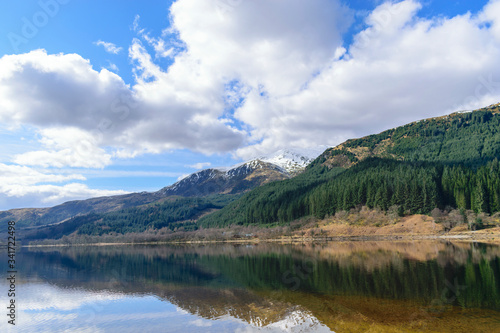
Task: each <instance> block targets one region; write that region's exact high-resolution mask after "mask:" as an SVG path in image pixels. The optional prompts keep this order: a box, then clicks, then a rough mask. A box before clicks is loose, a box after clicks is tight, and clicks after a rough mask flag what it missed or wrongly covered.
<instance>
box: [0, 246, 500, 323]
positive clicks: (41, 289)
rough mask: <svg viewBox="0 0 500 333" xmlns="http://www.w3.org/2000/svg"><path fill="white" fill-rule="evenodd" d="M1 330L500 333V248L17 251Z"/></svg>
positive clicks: (1, 285)
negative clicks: (11, 310) (11, 307)
mask: <svg viewBox="0 0 500 333" xmlns="http://www.w3.org/2000/svg"><path fill="white" fill-rule="evenodd" d="M1 257H4V258H5V259H4V260H2V259H0V267H1V269H2V270H1V272H2V275H1V282H0V295H1V297H0V304H1V307H2V308H4V309H5V310H4V312H5V314H3V315H2V317H0V318H3V319H1V321H0V332H259V331H262V332H333V331H334V332H366V331H370V332H412V331H417V332H419V331H425V332H427V331H434V332H495V331H499V332H500V297H499V296H500V247H499V246H495V245H486V244H479V243H449V242H448V243H447V242H431V241H420V242H331V243H325V244H316V245H313V244H303V245H271V244H259V245H228V244H224V245H205V246H92V247H64V248H31V249H27V248H23V249H22V251H20V252H19V253H17V256H16V265H17V267H16V268H17V274H16V297H15V301H16V321H15V323H16V325H15V327H14V326H12V325H9V324H8V323H7V321H8V320H9V318H8V317H7V316H6V314H7V309H6V307H7V306H8V304H9V300H10V297H7V291H8V289H9V285H8V281H7V276H8V275H7V274H6V273H5V272H6V271H7V253H6V252H0V258H1Z"/></svg>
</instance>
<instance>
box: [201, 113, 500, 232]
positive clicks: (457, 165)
mask: <svg viewBox="0 0 500 333" xmlns="http://www.w3.org/2000/svg"><path fill="white" fill-rule="evenodd" d="M499 156H500V104H495V105H491V106H489V107H486V108H482V109H479V110H475V111H472V112H458V113H454V114H450V115H447V116H443V117H437V118H430V119H425V120H421V121H417V122H413V123H410V124H407V125H405V126H401V127H398V128H394V129H390V130H387V131H384V132H382V133H380V134H375V135H370V136H367V137H363V138H360V139H353V140H348V141H346V142H344V143H342V144H340V145H338V146H336V147H334V148H330V149H328V150H326V151H325V152H324V153H323V154H321V155H320V156H319V157H318V158H317V159H315V160H314V161H313V162H312V163H311V164H309V165H308V167H307V168H306V171H305V172H303V173H302V174H300V175H298V176H296V177H294V178H292V179H289V180H285V181H282V182H275V183H272V184H268V185H265V186H262V187H259V188H257V189H255V190H253V191H250V192H249V193H247V194H245V195H243V196H242V197H241V198H240V199H239V200H236V201H234V202H232V203H231V204H229V205H227V206H226V207H224V208H223V209H222V210H220V211H217V212H215V213H213V214H210V215H208V216H205V217H203V218H201V219H200V220H199V221H198V224H199V226H202V227H215V226H227V225H230V224H240V225H249V224H258V225H268V224H272V223H276V222H278V223H285V222H290V221H293V220H296V219H300V218H302V217H305V216H311V215H313V216H316V217H318V218H324V217H325V216H327V215H333V214H335V213H336V212H338V211H349V210H350V209H353V208H356V207H361V206H367V207H368V208H379V209H381V210H383V211H388V210H390V209H391V210H393V211H394V212H396V213H398V214H400V215H406V214H418V213H423V214H427V213H430V211H431V210H432V209H434V208H441V209H442V208H444V207H452V208H458V209H461V210H462V211H466V210H472V211H474V212H476V213H486V214H492V213H495V212H499V211H500V165H499V162H498V159H497V158H498V157H499Z"/></svg>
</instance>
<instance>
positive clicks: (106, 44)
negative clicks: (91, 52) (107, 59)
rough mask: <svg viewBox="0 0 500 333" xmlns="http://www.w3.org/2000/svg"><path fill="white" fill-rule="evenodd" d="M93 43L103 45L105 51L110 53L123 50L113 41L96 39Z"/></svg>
mask: <svg viewBox="0 0 500 333" xmlns="http://www.w3.org/2000/svg"><path fill="white" fill-rule="evenodd" d="M94 44H95V45H97V46H102V47H104V50H106V52H108V53H111V54H118V53H120V52H121V50H123V48H122V47H118V46H116V45H115V44H113V43H110V42H104V41H102V40H98V41H97V42H94Z"/></svg>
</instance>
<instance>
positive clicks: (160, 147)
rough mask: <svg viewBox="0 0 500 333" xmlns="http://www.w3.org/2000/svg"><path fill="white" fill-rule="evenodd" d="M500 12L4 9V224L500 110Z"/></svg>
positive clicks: (448, 7)
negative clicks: (206, 173)
mask: <svg viewBox="0 0 500 333" xmlns="http://www.w3.org/2000/svg"><path fill="white" fill-rule="evenodd" d="M498 17H500V1H498V0H490V1H486V0H484V1H449V0H448V1H447V0H420V1H417V0H405V1H392V2H391V1H387V2H385V1H377V0H373V1H361V0H356V1H340V0H311V1H307V2H305V1H301V0H255V1H249V0H231V1H230V0H178V1H156V0H153V1H147V2H145V1H133V0H128V1H80V0H41V1H23V2H12V1H8V2H7V1H4V2H2V4H0V140H2V143H3V149H2V151H1V152H0V171H1V173H2V175H0V209H10V208H19V207H33V206H34V207H44V206H51V205H55V204H58V203H62V202H64V201H67V200H72V199H83V198H88V197H92V196H99V195H112V194H120V193H125V192H131V191H144V190H145V191H154V190H157V189H160V188H162V187H164V186H166V185H169V184H172V183H173V182H175V181H176V180H177V179H178V178H179V177H181V176H182V175H185V174H189V173H192V172H194V171H196V170H198V169H201V168H206V167H213V166H228V165H232V164H236V163H238V162H240V161H242V160H247V159H251V158H254V157H257V156H261V155H264V154H270V153H272V152H274V151H277V150H278V149H281V148H315V147H317V146H321V145H330V146H334V145H336V144H339V143H341V142H342V141H344V140H346V139H348V138H351V137H360V136H363V135H367V134H371V133H376V132H379V131H382V130H384V129H387V128H390V127H394V126H398V125H402V124H404V123H407V122H409V121H414V120H418V119H421V118H426V117H431V116H438V115H442V114H445V113H449V112H453V111H456V110H461V109H472V108H475V107H481V106H484V105H488V104H491V103H497V102H499V100H500V96H499V95H500V85H499V84H498V83H497V82H500V69H499V68H500V66H498V60H497V59H500V57H499V56H500V21H499V19H498Z"/></svg>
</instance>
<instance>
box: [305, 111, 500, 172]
mask: <svg viewBox="0 0 500 333" xmlns="http://www.w3.org/2000/svg"><path fill="white" fill-rule="evenodd" d="M499 126H500V103H498V104H493V105H490V106H488V107H485V108H482V109H479V110H475V111H468V112H464V111H462V112H456V113H452V114H450V115H446V116H442V117H437V118H429V119H424V120H420V121H416V122H412V123H410V124H407V125H404V126H401V127H398V128H393V129H390V130H387V131H384V132H382V133H380V134H374V135H369V136H366V137H363V138H360V139H352V140H347V141H346V142H344V143H342V144H340V145H338V146H336V147H334V148H330V149H328V150H326V151H325V152H324V153H323V154H321V155H320V156H319V157H318V158H317V159H316V160H315V161H314V163H320V164H323V165H327V166H329V167H334V166H339V167H345V168H348V167H350V166H352V165H354V164H356V163H358V162H359V161H362V160H364V159H366V158H368V157H380V158H392V159H397V160H401V161H428V162H440V163H447V164H459V163H461V164H467V165H470V166H479V165H482V164H484V163H485V162H487V161H489V160H491V159H494V158H495V157H499V156H500V130H499V129H500V127H499Z"/></svg>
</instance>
